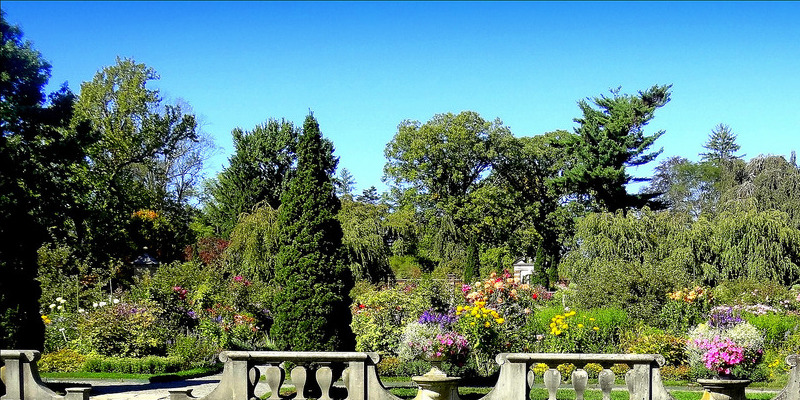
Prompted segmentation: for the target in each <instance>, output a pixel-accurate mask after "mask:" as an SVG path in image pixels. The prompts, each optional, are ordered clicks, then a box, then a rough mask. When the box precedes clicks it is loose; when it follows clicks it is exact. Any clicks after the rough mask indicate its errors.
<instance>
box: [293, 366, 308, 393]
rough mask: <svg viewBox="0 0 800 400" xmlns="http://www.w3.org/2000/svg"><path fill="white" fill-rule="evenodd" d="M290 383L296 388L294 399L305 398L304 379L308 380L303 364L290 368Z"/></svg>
mask: <svg viewBox="0 0 800 400" xmlns="http://www.w3.org/2000/svg"><path fill="white" fill-rule="evenodd" d="M291 376H292V384H293V385H294V387H295V388H296V389H297V396H295V400H305V398H306V397H305V390H306V381H307V380H308V370H307V369H306V367H305V366H304V365H298V366H296V367H294V368H292V373H291Z"/></svg>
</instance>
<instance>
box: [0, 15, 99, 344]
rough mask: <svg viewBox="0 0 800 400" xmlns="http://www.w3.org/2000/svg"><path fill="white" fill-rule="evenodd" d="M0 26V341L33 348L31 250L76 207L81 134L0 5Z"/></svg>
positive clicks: (61, 227) (43, 66) (64, 96)
mask: <svg viewBox="0 0 800 400" xmlns="http://www.w3.org/2000/svg"><path fill="white" fill-rule="evenodd" d="M0 31H1V32H0V40H1V41H2V43H0V98H2V102H0V171H2V173H0V243H2V246H0V276H2V277H3V278H2V280H0V348H17V349H19V348H23V349H40V350H41V349H42V343H43V339H44V326H43V325H42V322H41V319H40V318H39V312H38V309H39V305H38V299H39V294H40V286H39V284H38V282H36V281H35V278H36V276H37V271H36V258H37V256H36V251H37V249H38V248H39V247H41V246H42V244H43V243H44V242H45V241H47V239H48V235H49V234H54V233H63V232H64V231H65V230H68V229H69V224H68V223H65V221H66V220H67V218H68V216H69V215H70V214H71V213H73V212H77V211H78V210H77V207H71V205H70V202H71V200H72V199H74V193H73V192H72V189H73V187H74V184H73V181H74V178H75V174H76V173H75V171H76V170H79V169H80V168H81V167H80V165H81V164H83V157H84V155H85V152H84V151H83V149H82V146H83V144H84V142H85V141H87V140H88V139H87V137H86V136H85V135H81V134H72V133H70V132H67V130H66V126H67V125H68V123H69V119H70V118H71V115H72V104H73V101H74V95H73V94H72V93H71V92H70V91H69V90H68V89H67V88H66V86H64V87H62V88H61V90H60V91H59V92H57V93H53V94H52V95H50V97H49V101H47V102H46V101H45V100H46V97H45V92H44V87H45V85H46V84H47V82H48V80H49V78H50V64H48V63H47V61H45V60H44V58H43V57H42V55H41V54H40V53H39V52H38V51H37V50H36V49H35V48H34V47H33V45H32V44H31V42H30V41H28V40H25V39H24V38H23V33H22V31H21V30H20V28H19V27H18V26H15V25H11V24H9V23H8V22H7V21H6V16H5V12H4V11H3V12H2V13H1V14H0ZM84 133H85V132H84Z"/></svg>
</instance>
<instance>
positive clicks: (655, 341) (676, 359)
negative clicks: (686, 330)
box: [620, 327, 688, 372]
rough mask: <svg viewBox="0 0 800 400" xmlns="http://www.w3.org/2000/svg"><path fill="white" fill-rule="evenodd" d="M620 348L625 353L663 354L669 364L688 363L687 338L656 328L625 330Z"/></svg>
mask: <svg viewBox="0 0 800 400" xmlns="http://www.w3.org/2000/svg"><path fill="white" fill-rule="evenodd" d="M620 348H621V349H622V351H623V352H625V353H633V354H661V355H662V356H664V359H666V362H667V363H666V365H668V366H673V367H678V366H682V365H685V364H686V363H687V355H686V339H684V338H683V337H681V336H674V335H670V334H668V333H663V332H660V331H658V330H654V329H645V328H644V327H640V328H638V329H631V330H626V331H624V332H623V333H622V337H621V343H620ZM662 368H663V367H662ZM687 372H688V371H687Z"/></svg>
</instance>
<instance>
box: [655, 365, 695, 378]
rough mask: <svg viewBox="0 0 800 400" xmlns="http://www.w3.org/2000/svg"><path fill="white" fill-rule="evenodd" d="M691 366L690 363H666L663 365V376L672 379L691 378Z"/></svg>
mask: <svg viewBox="0 0 800 400" xmlns="http://www.w3.org/2000/svg"><path fill="white" fill-rule="evenodd" d="M689 372H690V368H689V366H688V365H677V366H676V365H665V366H663V367H661V378H662V379H664V380H670V381H686V380H689V379H690V378H689Z"/></svg>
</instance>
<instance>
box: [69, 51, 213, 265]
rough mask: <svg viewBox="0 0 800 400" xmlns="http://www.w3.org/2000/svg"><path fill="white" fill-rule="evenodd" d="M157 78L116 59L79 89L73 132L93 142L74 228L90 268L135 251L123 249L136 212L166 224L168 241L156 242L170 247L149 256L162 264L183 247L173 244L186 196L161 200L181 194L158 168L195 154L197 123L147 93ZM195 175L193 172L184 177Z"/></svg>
mask: <svg viewBox="0 0 800 400" xmlns="http://www.w3.org/2000/svg"><path fill="white" fill-rule="evenodd" d="M158 78H159V76H158V74H157V73H156V71H155V70H153V69H152V68H150V67H148V66H146V65H144V64H140V63H136V62H135V61H134V60H132V59H120V58H117V61H116V64H115V65H112V66H108V67H104V68H102V69H101V70H100V71H98V72H97V73H96V74H95V76H94V77H93V78H92V80H91V81H89V82H84V83H83V84H82V85H81V94H80V96H79V98H78V101H77V102H76V104H75V117H74V118H73V121H72V126H73V128H74V129H80V128H81V127H88V128H89V129H90V130H91V131H92V132H93V134H94V135H95V136H96V137H97V141H96V142H94V143H93V144H92V145H91V146H90V147H89V148H88V150H87V155H88V160H89V170H88V171H87V173H86V174H85V176H84V177H85V185H86V190H85V193H86V197H85V200H86V202H87V204H89V208H90V210H91V211H90V213H89V214H88V215H84V216H83V217H82V218H80V219H79V221H77V222H76V225H78V226H81V227H86V228H85V229H84V230H85V232H81V233H80V235H81V236H82V237H81V238H80V241H82V242H83V243H84V245H83V246H88V248H89V250H88V254H86V255H87V256H89V257H91V258H92V259H94V260H96V261H100V262H103V261H106V260H109V259H113V258H128V257H132V256H133V255H135V254H136V253H138V252H139V251H141V249H140V248H137V247H139V246H141V244H138V245H137V244H134V243H131V242H130V241H131V237H130V236H129V235H128V232H129V231H130V230H129V229H128V228H129V226H128V225H129V223H130V222H131V215H133V213H135V212H136V211H138V210H142V209H150V210H157V211H158V212H159V214H162V215H164V216H165V218H166V219H167V220H168V221H169V222H170V225H172V229H171V232H172V233H170V234H169V235H170V237H169V238H168V239H165V240H163V241H162V243H171V244H170V245H169V246H168V247H166V248H161V249H153V250H151V251H155V252H156V253H157V254H156V255H157V256H158V257H160V258H161V261H168V260H170V259H176V258H177V257H179V255H180V254H181V252H182V249H183V245H184V244H187V243H185V242H184V243H181V241H185V240H188V239H186V238H184V240H177V239H178V238H179V237H180V235H181V232H187V231H188V222H189V218H188V217H187V215H186V212H187V209H186V208H185V207H184V206H185V204H180V203H182V202H185V200H186V197H185V196H184V195H185V193H181V194H176V193H168V188H170V187H172V188H175V189H176V190H181V191H185V190H186V187H185V186H184V185H178V186H175V185H172V186H171V183H172V184H174V183H175V182H176V180H180V179H181V178H180V177H170V176H167V174H171V173H173V172H176V170H175V169H173V168H169V167H165V166H168V165H170V164H176V163H179V162H180V161H181V159H183V158H184V157H186V156H187V152H186V151H187V149H192V148H194V149H195V150H197V148H196V147H194V146H193V144H194V143H196V142H197V141H198V135H197V123H196V121H195V117H194V115H191V114H187V113H184V111H183V109H182V107H181V106H180V105H170V104H164V103H163V101H162V99H161V98H160V96H159V92H158V90H153V89H149V88H148V86H147V85H148V83H149V82H151V81H153V80H156V79H158ZM189 152H190V153H191V150H190V151H189ZM195 155H197V152H195ZM196 170H197V168H196V166H195V167H193V168H190V169H189V170H188V171H185V172H186V173H187V174H192V173H194V172H196ZM176 202H178V203H176Z"/></svg>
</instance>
